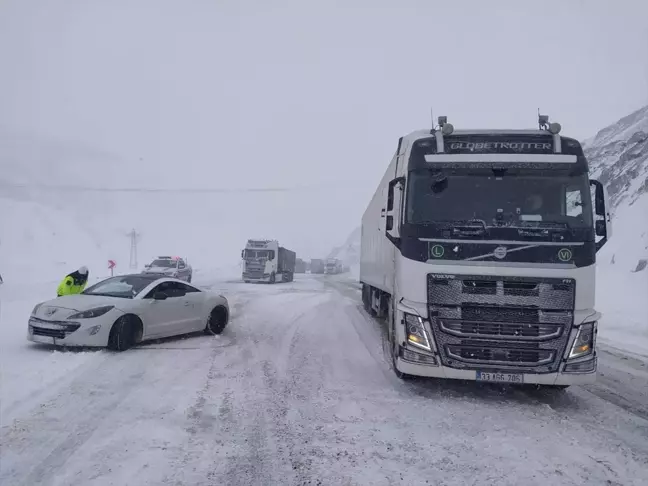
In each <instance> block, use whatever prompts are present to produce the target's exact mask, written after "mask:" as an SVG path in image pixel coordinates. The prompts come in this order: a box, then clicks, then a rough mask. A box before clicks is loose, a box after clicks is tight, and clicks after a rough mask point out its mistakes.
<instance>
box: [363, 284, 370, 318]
mask: <svg viewBox="0 0 648 486" xmlns="http://www.w3.org/2000/svg"><path fill="white" fill-rule="evenodd" d="M370 295H371V289H370V287H369V286H368V285H367V284H362V305H363V306H364V310H365V311H367V314H369V315H371V302H370V300H369V296H370Z"/></svg>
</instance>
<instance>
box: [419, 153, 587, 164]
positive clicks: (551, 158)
mask: <svg viewBox="0 0 648 486" xmlns="http://www.w3.org/2000/svg"><path fill="white" fill-rule="evenodd" d="M425 161H426V162H429V163H431V164H451V163H495V164H499V163H503V164H519V163H528V164H575V163H576V161H577V157H576V156H575V155H544V154H520V155H517V154H474V155H473V154H456V155H450V154H427V155H426V156H425Z"/></svg>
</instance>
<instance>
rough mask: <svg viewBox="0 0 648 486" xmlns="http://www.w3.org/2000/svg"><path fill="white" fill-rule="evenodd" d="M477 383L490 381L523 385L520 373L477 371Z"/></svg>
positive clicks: (522, 376)
mask: <svg viewBox="0 0 648 486" xmlns="http://www.w3.org/2000/svg"><path fill="white" fill-rule="evenodd" d="M476 380H477V381H491V382H496V383H524V375H523V374H521V373H500V372H496V371H478V372H477V377H476Z"/></svg>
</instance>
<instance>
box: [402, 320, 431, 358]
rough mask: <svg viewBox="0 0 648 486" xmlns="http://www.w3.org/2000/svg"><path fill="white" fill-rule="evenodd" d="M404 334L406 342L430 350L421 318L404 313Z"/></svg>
mask: <svg viewBox="0 0 648 486" xmlns="http://www.w3.org/2000/svg"><path fill="white" fill-rule="evenodd" d="M405 334H406V336H407V343H408V344H411V345H412V346H416V347H418V348H421V349H425V350H426V351H432V348H431V347H430V340H429V339H428V335H427V332H426V331H425V326H424V325H423V319H421V318H420V317H419V316H415V315H414V314H405Z"/></svg>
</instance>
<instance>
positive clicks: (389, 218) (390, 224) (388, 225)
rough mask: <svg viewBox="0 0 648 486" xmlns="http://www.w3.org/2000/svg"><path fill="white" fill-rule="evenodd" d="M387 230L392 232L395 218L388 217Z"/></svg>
mask: <svg viewBox="0 0 648 486" xmlns="http://www.w3.org/2000/svg"><path fill="white" fill-rule="evenodd" d="M385 229H386V230H387V231H391V230H393V229H394V217H393V216H387V221H386V223H385Z"/></svg>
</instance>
